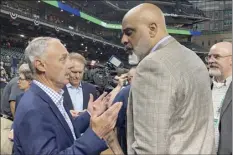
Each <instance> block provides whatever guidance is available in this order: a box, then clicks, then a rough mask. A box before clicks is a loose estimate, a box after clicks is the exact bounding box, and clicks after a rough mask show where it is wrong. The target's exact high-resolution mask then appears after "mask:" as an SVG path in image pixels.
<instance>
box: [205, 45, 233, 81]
mask: <svg viewBox="0 0 233 155" xmlns="http://www.w3.org/2000/svg"><path fill="white" fill-rule="evenodd" d="M208 55H209V56H208V66H209V73H210V75H211V76H213V77H215V78H217V79H219V81H222V80H225V79H226V78H227V77H229V76H231V75H232V58H231V57H232V43H230V42H220V43H217V44H215V45H213V46H212V47H211V48H210V52H209V54H208Z"/></svg>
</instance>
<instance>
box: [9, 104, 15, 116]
mask: <svg viewBox="0 0 233 155" xmlns="http://www.w3.org/2000/svg"><path fill="white" fill-rule="evenodd" d="M15 104H16V102H15V101H10V108H11V113H12V116H13V118H14V117H15Z"/></svg>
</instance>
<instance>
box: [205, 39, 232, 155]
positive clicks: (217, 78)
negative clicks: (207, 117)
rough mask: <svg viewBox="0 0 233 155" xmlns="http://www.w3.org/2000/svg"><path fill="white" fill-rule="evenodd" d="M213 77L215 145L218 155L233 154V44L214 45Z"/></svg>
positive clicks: (211, 53)
mask: <svg viewBox="0 0 233 155" xmlns="http://www.w3.org/2000/svg"><path fill="white" fill-rule="evenodd" d="M207 62H208V66H209V74H210V76H212V77H213V78H212V79H213V81H212V99H213V106H214V127H215V144H216V148H217V150H216V151H217V154H224V155H231V154H232V44H231V43H229V42H220V43H217V44H215V45H213V46H212V47H211V49H210V52H209V54H208V56H207Z"/></svg>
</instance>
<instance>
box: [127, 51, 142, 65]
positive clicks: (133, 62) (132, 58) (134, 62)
mask: <svg viewBox="0 0 233 155" xmlns="http://www.w3.org/2000/svg"><path fill="white" fill-rule="evenodd" d="M128 59H129V60H128V63H129V64H130V65H137V64H138V63H139V59H138V56H137V55H136V54H135V53H134V52H133V53H132V54H130V55H129V57H128Z"/></svg>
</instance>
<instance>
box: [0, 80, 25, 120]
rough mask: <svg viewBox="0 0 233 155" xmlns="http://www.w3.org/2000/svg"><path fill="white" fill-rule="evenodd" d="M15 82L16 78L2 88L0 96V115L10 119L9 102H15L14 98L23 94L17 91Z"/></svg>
mask: <svg viewBox="0 0 233 155" xmlns="http://www.w3.org/2000/svg"><path fill="white" fill-rule="evenodd" d="M17 81H18V77H15V78H13V79H11V81H10V82H9V83H8V84H7V85H6V87H5V88H4V90H3V93H2V95H1V113H2V114H4V115H7V116H10V117H12V113H11V109H10V101H15V100H16V96H18V95H20V94H21V93H22V92H23V91H22V90H20V89H19V87H18V84H17Z"/></svg>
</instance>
